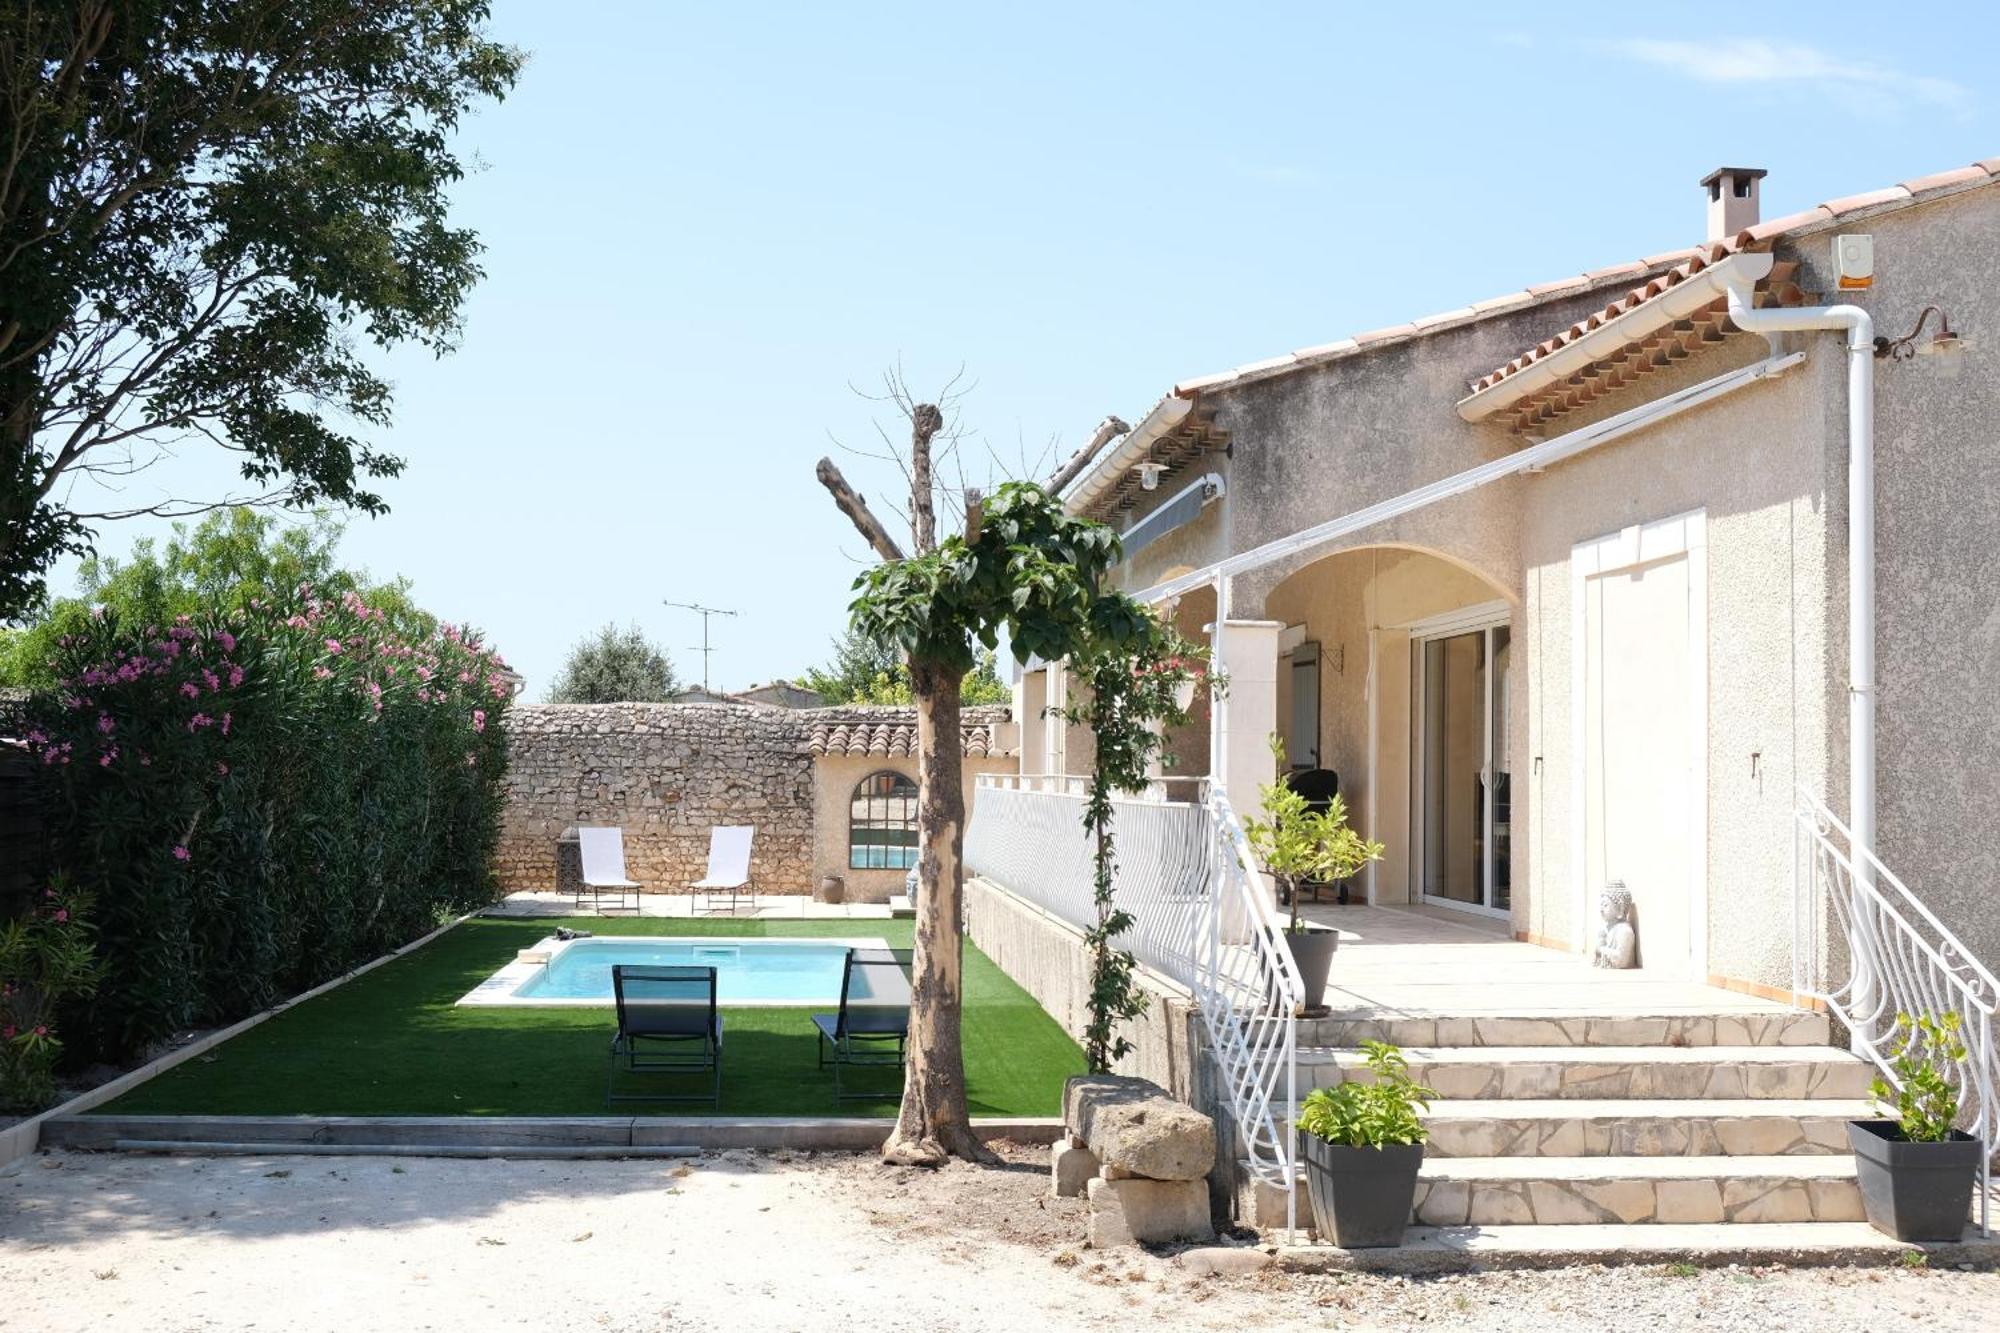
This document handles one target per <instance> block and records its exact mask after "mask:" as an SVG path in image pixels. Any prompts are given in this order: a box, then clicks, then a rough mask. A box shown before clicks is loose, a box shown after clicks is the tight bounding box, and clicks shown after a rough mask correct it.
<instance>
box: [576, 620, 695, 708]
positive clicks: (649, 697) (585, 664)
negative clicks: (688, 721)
mask: <svg viewBox="0 0 2000 1333" xmlns="http://www.w3.org/2000/svg"><path fill="white" fill-rule="evenodd" d="M679 689H680V682H679V681H678V680H677V679H675V677H674V664H673V663H672V662H671V661H669V660H668V658H667V655H666V654H665V653H664V652H662V651H661V650H660V649H659V648H658V647H656V646H654V644H653V643H652V642H651V641H649V640H648V639H647V638H646V636H645V635H644V634H643V633H641V632H640V630H639V627H638V626H637V625H628V626H627V627H626V628H624V629H619V628H618V627H617V626H616V625H606V626H605V627H604V628H603V629H601V630H599V631H597V633H596V634H594V635H591V636H589V637H588V638H585V639H581V640H579V641H578V643H577V645H576V647H574V648H572V649H570V650H569V660H568V661H567V662H565V663H563V669H562V674H561V675H560V676H557V677H556V683H555V684H554V685H553V686H551V687H550V689H549V702H550V703H554V704H660V703H666V702H667V701H668V700H670V699H672V698H673V697H674V693H675V692H676V691H677V690H679Z"/></svg>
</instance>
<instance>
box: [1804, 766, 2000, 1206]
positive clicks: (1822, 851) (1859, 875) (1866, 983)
mask: <svg viewBox="0 0 2000 1333" xmlns="http://www.w3.org/2000/svg"><path fill="white" fill-rule="evenodd" d="M1793 843H1794V869H1793V880H1792V929H1793V939H1792V991H1793V994H1794V995H1796V996H1805V997H1808V998H1811V999H1815V1000H1819V1001H1821V1002H1823V1003H1824V1004H1825V1005H1826V1007H1827V1008H1828V1009H1829V1010H1830V1011H1831V1012H1832V1013H1833V1015H1834V1016H1835V1017H1836V1018H1838V1019H1839V1020H1840V1021H1841V1022H1842V1023H1843V1024H1844V1025H1846V1027H1847V1029H1848V1033H1849V1042H1850V1045H1851V1047H1852V1049H1853V1050H1854V1052H1855V1054H1857V1055H1860V1056H1863V1057H1865V1058H1866V1059H1868V1060H1869V1061H1871V1062H1872V1063H1873V1064H1874V1065H1875V1066H1876V1068H1877V1069H1879V1070H1880V1071H1881V1073H1882V1077H1883V1078H1884V1079H1885V1080H1886V1081H1887V1082H1889V1083H1890V1084H1892V1085H1893V1084H1894V1083H1895V1081H1896V1080H1895V1075H1894V1073H1893V1071H1892V1070H1891V1069H1890V1066H1889V1061H1890V1060H1891V1058H1893V1056H1894V1055H1895V1053H1896V1051H1897V1049H1898V1047H1899V1045H1900V1038H1899V1037H1898V1035H1897V1032H1896V1016H1897V1015H1898V1014H1912V1015H1915V1014H1925V1013H1928V1014H1935V1015H1938V1016H1940V1017H1942V1016H1943V1015H1945V1014H1957V1015H1958V1019H1959V1024H1960V1029H1959V1032H1960V1036H1961V1037H1962V1039H1963V1040H1964V1043H1965V1052H1966V1054H1965V1059H1963V1060H1961V1061H1958V1062H1956V1068H1954V1069H1952V1070H1950V1071H1948V1072H1949V1073H1950V1075H1951V1077H1952V1081H1953V1083H1954V1084H1955V1085H1956V1087H1957V1088H1958V1092H1959V1098H1960V1106H1959V1125H1960V1127H1961V1128H1963V1129H1965V1130H1966V1132H1967V1133H1969V1134H1972V1135H1973V1136H1974V1137H1976V1138H1977V1139H1978V1140H1979V1142H1980V1149H1981V1151H1980V1155H1979V1162H1980V1166H1979V1200H1980V1202H1979V1229H1980V1232H1981V1234H1982V1235H1988V1236H1990V1235H1992V1227H1991V1217H1990V1216H1989V1213H1990V1210H1991V1206H1992V1200H1991V1196H1992V1192H1993V1191H1992V1180H1993V1176H1992V1171H1993V1152H1994V1147H1995V1144H1996V1142H2000V1102H1996V1099H1995V1093H1996V1089H2000V1052H1996V1050H1995V1048H1994V1044H1993V1030H1994V1013H1995V1011H1996V1010H2000V980H1996V979H1995V977H1994V975H1993V973H1992V972H1991V971H1989V970H1988V969H1987V968H1986V967H1985V966H1984V965H1983V964H1982V963H1980V961H1979V960H1978V959H1977V958H1975V957H1973V956H1972V954H1971V952H1970V951H1968V950H1967V949H1966V947H1965V946H1964V944H1962V943H1961V942H1960V941H1959V939H1958V937H1957V936H1955V935H1953V934H1952V933H1951V931H1950V930H1948V929H1947V928H1946V927H1945V925H1944V923H1943V922H1941V921H1939V920H1938V919H1937V917H1936V915H1934V914H1933V913H1932V912H1931V910H1930V909H1929V908H1927V907H1925V906H1924V905H1923V903H1922V902H1920V901H1919V900H1918V899H1917V896H1916V895H1915V894H1913V893H1911V892H1910V890H1909V888H1908V886H1907V885H1905V884H1904V883H1903V881H1902V880H1900V879H1898V878H1897V877H1896V876H1895V875H1894V874H1893V873H1891V871H1890V870H1889V868H1888V867H1887V866H1885V865H1883V864H1882V862H1881V861H1880V860H1878V859H1877V858H1876V856H1875V853H1874V851H1873V850H1872V849H1870V848H1867V847H1860V846H1856V845H1855V842H1854V835H1853V834H1852V832H1850V831H1849V829H1848V827H1847V825H1845V824H1843V823H1842V822H1841V821H1840V820H1839V818H1837V817H1836V816H1835V815H1834V814H1833V812H1832V811H1830V810H1828V809H1827V808H1826V806H1825V804H1824V803H1823V802H1821V801H1820V800H1819V798H1818V797H1816V796H1814V795H1813V794H1812V793H1811V792H1808V791H1805V790H1803V789H1801V790H1800V791H1799V793H1798V800H1797V804H1796V808H1795V813H1794V816H1793ZM1835 949H1844V950H1845V957H1840V956H1837V955H1833V953H1832V951H1833V950H1835Z"/></svg>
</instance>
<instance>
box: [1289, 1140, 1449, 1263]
mask: <svg viewBox="0 0 2000 1333" xmlns="http://www.w3.org/2000/svg"><path fill="white" fill-rule="evenodd" d="M1303 1146H1304V1149H1305V1160H1306V1193H1307V1195H1308V1196H1310V1198H1311V1199H1312V1210H1313V1227H1314V1228H1315V1229H1316V1230H1317V1231H1318V1232H1319V1237H1320V1239H1321V1240H1324V1241H1332V1242H1333V1243H1334V1244H1335V1245H1338V1246H1340V1248H1342V1249H1343V1250H1365V1249H1379V1248H1381V1247H1384V1246H1389V1245H1401V1244H1402V1243H1403V1229H1404V1228H1405V1227H1407V1226H1409V1224H1410V1212H1411V1210H1412V1209H1413V1208H1414V1207H1415V1205H1416V1201H1417V1172H1418V1171H1420V1170H1421V1169H1422V1168H1423V1165H1424V1146H1423V1145H1422V1144H1421V1143H1412V1144H1395V1145H1392V1146H1390V1147H1386V1148H1349V1147H1347V1146H1345V1145H1342V1144H1334V1143H1328V1142H1327V1141H1326V1140H1325V1139H1316V1138H1314V1137H1313V1136H1312V1135H1310V1134H1308V1135H1306V1136H1305V1138H1304V1145H1303Z"/></svg>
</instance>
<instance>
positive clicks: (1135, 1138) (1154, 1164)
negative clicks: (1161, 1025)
mask: <svg viewBox="0 0 2000 1333" xmlns="http://www.w3.org/2000/svg"><path fill="white" fill-rule="evenodd" d="M1063 1123H1064V1124H1065V1125H1067V1126H1068V1127H1069V1129H1070V1131H1071V1132H1072V1133H1074V1134H1076V1135H1078V1136H1079V1137H1081V1138H1082V1139H1083V1141H1084V1143H1085V1144H1086V1145H1087V1146H1088V1147H1089V1148H1090V1150H1091V1151H1092V1152H1093V1153H1095V1154H1097V1160H1098V1163H1099V1165H1100V1168H1101V1169H1102V1170H1103V1172H1104V1173H1105V1174H1106V1176H1108V1177H1114V1178H1120V1179H1123V1178H1130V1177H1138V1178H1141V1179H1145V1180H1174V1181H1192V1180H1201V1179H1203V1178H1204V1177H1206V1176H1207V1175H1208V1173H1209V1170H1210V1169H1211V1168H1212V1167H1213V1166H1214V1165H1215V1122H1214V1121H1213V1120H1211V1119H1209V1118H1208V1117H1207V1116H1205V1115H1203V1114H1202V1113H1201V1112H1199V1111H1197V1110H1195V1109H1194V1108H1193V1107H1192V1106H1189V1105H1187V1104H1186V1103H1184V1102H1179V1101H1176V1100H1174V1099H1173V1098H1172V1097H1170V1096H1168V1095H1167V1094H1166V1092H1165V1091H1164V1090H1163V1089H1162V1088H1161V1087H1160V1085H1159V1084H1157V1083H1154V1082H1151V1081H1150V1080H1148V1079H1143V1078H1125V1077H1123V1076H1120V1075H1116V1074H1087V1075H1084V1076H1082V1077H1079V1078H1073V1079H1071V1080H1070V1081H1069V1082H1068V1083H1067V1084H1066V1085H1064V1088H1063Z"/></svg>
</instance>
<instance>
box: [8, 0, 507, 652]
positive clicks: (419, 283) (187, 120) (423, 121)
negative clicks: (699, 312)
mask: <svg viewBox="0 0 2000 1333" xmlns="http://www.w3.org/2000/svg"><path fill="white" fill-rule="evenodd" d="M488 7H489V6H488V3H487V0H367V2H366V3H357V2H356V0H72V3H68V4H37V5H30V4H11V5H7V6H5V7H4V10H0V101H3V102H4V104H5V106H6V108H7V125H8V142H9V147H8V150H7V160H6V172H5V188H4V189H0V620H13V619H18V618H19V617H20V616H21V615H23V614H24V613H25V612H27V611H28V610H30V609H31V608H32V607H34V606H35V605H36V604H38V603H39V602H40V600H41V599H42V597H43V595H44V592H45V583H44V580H45V577H46V574H47V571H48V568H49V566H50V564H51V563H52V562H53V561H55V560H56V559H57V558H58V557H59V556H61V555H62V554H64V553H65V552H76V553H81V552H83V551H85V550H87V549H88V547H89V545H90V542H91V538H92V531H93V525H94V524H95V523H96V522H97V521H100V520H104V519H111V518H117V517H124V516H128V515H129V514H131V513H134V512H153V513H165V512H179V513H192V512H194V511H196V510H199V509H204V508H208V507H211V506H209V505H205V504H201V503H199V502H191V501H190V502H180V501H176V502H168V503H165V504H162V505H156V506H150V507H147V508H146V509H144V510H129V509H128V510H125V511H123V512H122V513H121V512H118V511H115V510H107V511H99V512H86V511H83V510H79V509H75V508H72V507H71V497H73V496H75V495H76V494H77V493H78V492H77V490H76V489H75V488H74V487H73V486H72V485H71V484H70V483H74V482H76V481H79V480H83V479H86V478H89V477H93V476H95V477H104V476H125V475H129V474H130V473H131V472H133V471H136V470H138V469H141V468H143V467H145V466H147V465H148V464H149V463H150V462H152V461H155V460H157V459H158V458H159V457H160V456H161V455H162V454H164V453H165V452H166V451H168V450H170V449H172V448H174V447H176V446H178V445H182V444H187V443H199V442H202V441H207V442H209V443H211V444H214V445H217V446H220V447H222V448H225V449H228V450H230V451H232V452H234V453H236V454H237V455H238V456H239V465H240V468H241V471H242V475H243V477H244V479H245V480H246V481H247V482H249V483H250V485H251V486H252V488H254V489H255V490H256V491H257V492H259V493H260V494H259V495H258V498H259V499H260V500H263V501H268V502H272V503H285V504H290V505H295V506H313V505H318V504H323V503H331V504H341V505H350V506H353V507H355V508H358V509H361V510H363V511H366V512H370V513H373V512H378V511H380V510H382V509H383V508H384V504H383V501H382V498H381V497H380V496H379V495H378V494H376V493H375V492H374V491H373V490H371V489H370V483H371V482H372V481H373V480H374V479H376V478H381V477H388V476H393V475H395V474H396V473H397V472H398V471H400V470H401V468H402V462H401V460H400V459H398V458H396V457H394V456H392V455H389V454H386V453H383V452H381V451H379V450H377V449H375V448H373V447H371V446H370V445H369V444H367V443H366V442H365V441H364V440H363V438H362V436H361V435H360V434H359V433H358V432H359V429H361V428H366V427H379V426H381V425H383V424H384V423H386V422H387V421H388V419H389V409H390V390H389V385H388V384H387V383H386V382H385V381H384V380H383V379H382V378H381V377H380V376H379V375H377V374H376V373H374V372H373V371H372V370H370V369H369V367H368V365H367V363H366V359H365V356H366V353H367V352H368V350H369V348H368V344H370V343H372V344H374V345H376V346H378V347H390V346H394V345H396V344H399V343H406V342H415V343H417V344H419V345H421V346H424V347H428V348H431V349H433V350H434V351H437V352H444V351H447V350H449V349H450V348H451V346H452V345H453V342H454V340H455V337H456V333H457V328H458V318H459V308H460V305H461V303H462V301H463V299H464V297H465V294H466V292H467V291H468V290H469V289H470V287H471V286H472V284H473V282H474V281H475V280H476V279H477V278H478V277H479V268H478V265H477V262H476V258H477V255H478V253H479V244H478V241H477V239H476V237H475V236H474V235H473V234H472V233H471V232H470V231H468V230H465V229H463V228H455V227H452V226H451V225H450V224H449V222H448V219H447V215H446V201H445V193H446V190H447V188H448V187H449V186H450V185H451V184H452V182H454V181H456V180H457V179H459V177H460V176H462V175H463V174H464V173H463V167H462V166H461V164H460V162H459V160H458V158H457V156H456V155H454V154H453V153H452V152H451V150H450V149H449V147H448V142H449V138H450V135H451V133H452V131H453V129H454V128H455V127H456V126H457V124H458V122H459V120H460V118H461V117H462V116H463V115H464V114H465V113H466V111H467V110H468V109H469V108H470V106H471V105H472V104H473V103H474V102H475V101H478V100H479V99H482V98H488V97H493V98H497V97H500V96H502V95H504V94H505V93H506V92H507V90H508V89H509V88H510V87H511V86H512V84H513V82H514V79H515V77H516V75H517V73H518V71H519V69H520V65H521V57H520V55H519V54H518V53H516V52H515V51H513V50H511V49H509V48H506V47H503V46H500V45H497V44H495V43H493V42H491V41H489V40H487V39H486V36H485V30H484V25H485V23H486V20H487V14H488ZM86 493H87V488H86Z"/></svg>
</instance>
